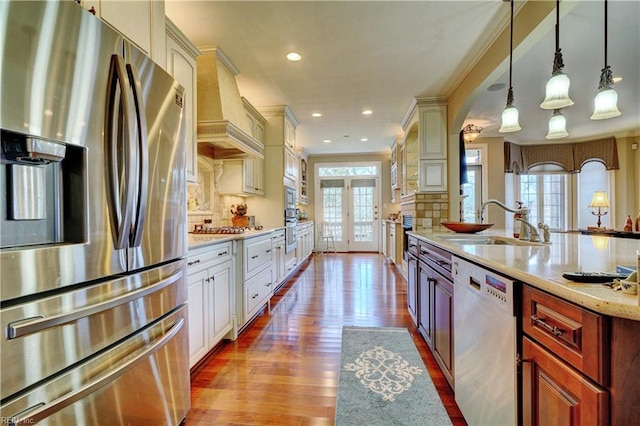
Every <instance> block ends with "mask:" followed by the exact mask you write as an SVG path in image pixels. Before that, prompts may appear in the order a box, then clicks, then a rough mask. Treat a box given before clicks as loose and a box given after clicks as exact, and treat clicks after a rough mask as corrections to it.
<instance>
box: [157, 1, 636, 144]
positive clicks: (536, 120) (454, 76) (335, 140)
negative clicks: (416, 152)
mask: <svg viewBox="0 0 640 426" xmlns="http://www.w3.org/2000/svg"><path fill="white" fill-rule="evenodd" d="M565 1H573V0H565ZM574 6H575V7H573V8H572V10H571V11H570V12H569V14H567V15H566V16H564V17H563V18H562V20H561V35H560V42H561V48H562V51H563V54H564V62H565V71H566V72H567V74H568V75H569V77H570V78H571V91H570V94H571V97H572V99H573V100H574V101H575V105H573V106H571V107H570V108H566V109H565V110H564V114H565V117H566V118H567V122H568V126H567V127H568V131H569V133H570V137H569V138H567V139H565V140H573V139H576V138H578V139H580V138H585V137H590V136H599V135H611V134H620V133H621V132H623V131H632V132H635V133H634V134H638V131H639V129H640V81H639V77H638V74H639V70H640V2H639V1H637V0H631V1H610V2H609V63H610V65H611V66H612V70H613V72H614V75H622V76H623V80H622V82H620V83H618V84H616V87H615V88H616V90H617V91H618V94H619V104H618V106H619V108H620V110H621V111H622V116H620V117H617V118H615V119H610V120H604V121H597V122H596V121H591V120H589V116H590V115H591V111H590V110H591V105H592V102H593V97H594V96H595V93H596V89H597V84H598V80H599V75H600V69H601V68H602V66H603V61H604V59H603V52H602V49H603V30H602V23H603V3H602V2H601V1H597V2H596V1H590V0H584V1H582V2H580V3H579V4H576V5H574ZM165 7H166V14H167V16H168V17H169V18H170V19H171V20H172V21H173V22H174V23H175V24H176V25H177V26H178V27H179V28H180V29H181V30H182V31H183V32H184V33H185V35H186V36H187V37H189V39H190V40H191V41H192V42H194V44H196V46H199V47H204V46H212V45H217V46H219V47H220V48H221V49H222V50H223V51H224V52H225V53H226V54H227V56H228V57H229V58H230V59H231V60H232V62H233V63H234V65H235V66H236V67H237V68H238V69H239V70H240V74H239V75H238V76H237V77H236V79H237V82H238V87H239V89H240V93H241V94H242V95H243V96H245V97H246V98H247V99H249V101H250V102H251V103H252V104H253V105H254V106H256V107H258V108H259V107H261V106H270V105H282V104H287V105H289V107H290V108H291V109H292V111H293V112H294V115H295V116H296V118H297V120H298V121H299V123H300V126H299V127H298V131H297V142H298V145H300V146H303V147H304V148H305V149H306V150H307V151H308V152H309V153H310V154H327V153H361V152H381V151H385V150H388V149H389V146H390V145H391V144H392V143H393V141H394V140H395V138H396V136H397V135H399V134H401V132H402V129H401V126H400V122H401V121H402V119H403V118H404V116H405V114H406V113H407V110H408V108H409V105H410V103H411V101H412V100H413V99H414V98H415V97H446V96H448V95H449V94H450V93H451V91H452V90H453V89H454V88H455V86H456V85H457V83H458V82H459V80H460V79H461V78H462V77H463V76H464V75H465V74H466V72H467V71H468V69H469V68H470V67H471V66H472V65H473V64H474V63H475V61H476V60H477V59H478V52H479V51H482V50H483V49H484V47H485V46H486V43H487V42H488V40H491V39H492V38H493V36H495V34H497V33H498V32H499V31H501V30H502V28H504V27H505V26H506V25H508V15H509V3H508V2H503V1H499V0H490V1H487V0H473V1H456V0H446V1H406V2H404V1H403V2H398V1H390V2H385V1H315V2H314V1H289V2H275V1H258V2H247V1H229V2H227V1H177V0H167V2H166V6H165ZM561 7H562V6H561ZM552 27H553V25H550V28H549V31H548V32H547V34H545V35H543V36H542V38H540V40H539V42H537V44H535V46H534V47H532V48H531V49H530V50H529V51H527V52H526V53H524V52H518V53H517V54H514V69H513V75H514V93H515V105H516V106H517V107H518V109H519V110H520V124H521V125H522V127H523V130H522V131H521V132H518V133H513V134H510V135H509V139H510V140H514V141H521V142H524V143H532V142H541V143H547V142H548V141H546V140H545V138H544V136H545V135H546V131H547V129H546V127H547V122H548V119H549V117H550V116H551V112H550V111H545V110H542V109H540V108H539V107H538V105H539V104H540V102H541V101H542V98H543V97H544V85H545V83H546V80H547V79H548V77H549V75H550V73H551V66H552V60H553V51H554V39H553V28H552ZM516 30H517V29H516ZM290 51H296V52H298V53H300V54H301V55H302V60H301V61H300V62H296V63H292V62H289V61H287V60H286V59H285V55H286V53H288V52H290ZM495 82H503V83H507V82H508V75H507V74H506V73H505V74H504V75H502V76H500V77H499V78H498V79H497V80H496V81H495ZM491 83H494V82H488V84H487V86H489V85H490V84H491ZM505 101H506V89H503V90H500V91H494V92H491V91H484V90H482V93H480V95H479V96H478V97H477V99H476V100H475V104H474V105H473V107H472V108H471V111H470V112H469V114H468V116H467V120H466V121H465V124H466V123H475V124H477V125H481V126H483V127H485V130H484V131H483V136H499V135H500V134H498V133H497V128H498V127H499V121H500V114H501V113H502V109H503V108H504V104H505ZM364 109H371V110H372V111H373V114H372V115H369V116H364V115H362V111H363V110H364ZM313 112H321V113H322V114H323V116H322V117H320V118H313V117H312V116H311V114H312V113H313ZM361 138H368V141H366V142H362V141H360V139H361ZM325 139H330V140H331V141H332V142H331V143H323V140H325ZM563 141H564V140H563Z"/></svg>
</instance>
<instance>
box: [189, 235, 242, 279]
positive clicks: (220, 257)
mask: <svg viewBox="0 0 640 426" xmlns="http://www.w3.org/2000/svg"><path fill="white" fill-rule="evenodd" d="M232 244H233V243H232V242H231V241H227V242H224V243H220V244H216V245H212V246H209V247H207V250H206V251H202V252H200V253H198V254H196V255H192V256H189V258H188V259H187V271H188V272H187V273H188V274H192V273H194V272H198V271H201V270H203V269H206V268H210V267H212V266H215V265H219V264H220V263H223V262H226V261H227V260H229V259H231V256H232V251H231V245H232Z"/></svg>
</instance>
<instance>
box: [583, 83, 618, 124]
mask: <svg viewBox="0 0 640 426" xmlns="http://www.w3.org/2000/svg"><path fill="white" fill-rule="evenodd" d="M594 104H595V108H594V110H593V115H592V116H591V119H592V120H604V119H606V118H613V117H617V116H619V115H620V114H622V113H621V112H620V110H619V109H618V105H617V104H618V94H617V93H616V91H615V90H613V89H612V88H611V87H609V86H606V87H604V88H602V89H600V91H599V92H598V94H597V95H596V99H595V102H594Z"/></svg>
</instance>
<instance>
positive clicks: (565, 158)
mask: <svg viewBox="0 0 640 426" xmlns="http://www.w3.org/2000/svg"><path fill="white" fill-rule="evenodd" d="M589 161H599V162H601V163H602V164H604V166H605V168H606V169H607V170H617V169H619V168H620V165H619V163H618V148H617V145H616V138H614V137H610V138H605V139H597V140H592V141H587V142H574V143H565V144H548V145H517V144H515V143H513V142H505V143H504V171H505V172H506V173H515V174H526V173H527V172H528V171H529V170H531V169H532V168H533V167H535V166H539V165H541V164H554V165H556V166H560V167H561V168H562V169H563V170H564V171H566V172H567V173H580V169H581V168H582V166H583V165H584V164H585V163H588V162H589Z"/></svg>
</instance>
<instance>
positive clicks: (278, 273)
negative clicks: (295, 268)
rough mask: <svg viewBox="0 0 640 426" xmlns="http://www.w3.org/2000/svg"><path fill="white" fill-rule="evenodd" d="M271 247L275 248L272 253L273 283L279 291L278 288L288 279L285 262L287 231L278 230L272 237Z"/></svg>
mask: <svg viewBox="0 0 640 426" xmlns="http://www.w3.org/2000/svg"><path fill="white" fill-rule="evenodd" d="M271 246H272V248H273V251H272V252H271V253H272V257H271V259H272V265H271V267H272V268H273V283H274V289H273V291H276V290H277V287H278V286H279V285H280V284H281V283H282V282H283V281H284V279H285V278H286V276H287V274H286V272H287V271H286V269H285V260H284V251H285V230H284V229H278V230H276V231H274V232H273V235H272V237H271Z"/></svg>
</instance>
